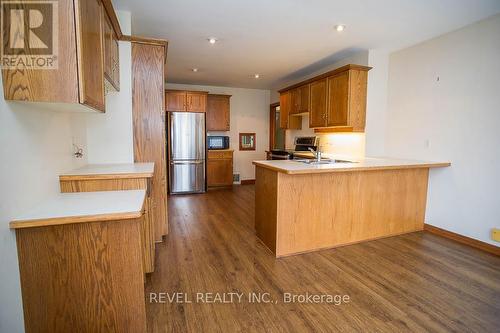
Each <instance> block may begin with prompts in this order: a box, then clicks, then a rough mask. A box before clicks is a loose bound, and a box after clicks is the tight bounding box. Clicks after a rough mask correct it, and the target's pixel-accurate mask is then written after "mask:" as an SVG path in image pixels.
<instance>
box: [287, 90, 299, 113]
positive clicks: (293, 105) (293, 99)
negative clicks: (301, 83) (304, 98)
mask: <svg viewBox="0 0 500 333" xmlns="http://www.w3.org/2000/svg"><path fill="white" fill-rule="evenodd" d="M299 112H300V89H299V88H295V89H292V90H291V91H290V111H289V113H290V114H296V113H299Z"/></svg>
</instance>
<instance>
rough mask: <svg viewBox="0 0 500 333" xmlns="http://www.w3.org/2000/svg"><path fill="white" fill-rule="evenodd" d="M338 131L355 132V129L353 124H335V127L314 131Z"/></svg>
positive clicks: (315, 130) (315, 131)
mask: <svg viewBox="0 0 500 333" xmlns="http://www.w3.org/2000/svg"><path fill="white" fill-rule="evenodd" d="M338 132H354V130H353V128H352V126H335V127H325V128H315V129H314V133H338Z"/></svg>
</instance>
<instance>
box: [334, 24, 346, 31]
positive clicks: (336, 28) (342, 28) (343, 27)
mask: <svg viewBox="0 0 500 333" xmlns="http://www.w3.org/2000/svg"><path fill="white" fill-rule="evenodd" d="M335 30H337V31H338V32H342V31H344V30H345V25H344V24H337V25H336V26H335Z"/></svg>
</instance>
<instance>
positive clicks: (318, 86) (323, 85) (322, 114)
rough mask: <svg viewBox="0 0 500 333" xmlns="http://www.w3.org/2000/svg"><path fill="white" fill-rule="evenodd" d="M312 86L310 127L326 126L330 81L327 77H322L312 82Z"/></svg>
mask: <svg viewBox="0 0 500 333" xmlns="http://www.w3.org/2000/svg"><path fill="white" fill-rule="evenodd" d="M310 87H311V89H310V98H311V104H310V111H309V127H310V128H314V127H324V126H326V110H327V103H328V97H327V87H328V81H327V79H326V78H325V79H321V80H318V81H315V82H313V83H311V85H310Z"/></svg>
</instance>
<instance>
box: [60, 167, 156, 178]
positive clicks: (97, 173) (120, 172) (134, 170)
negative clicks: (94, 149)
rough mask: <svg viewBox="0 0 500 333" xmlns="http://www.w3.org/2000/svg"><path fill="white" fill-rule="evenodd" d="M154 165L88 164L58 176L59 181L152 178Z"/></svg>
mask: <svg viewBox="0 0 500 333" xmlns="http://www.w3.org/2000/svg"><path fill="white" fill-rule="evenodd" d="M154 167H155V164H154V163H125V164H88V165H86V166H84V167H82V168H79V169H75V170H71V171H69V172H65V173H63V174H61V175H60V176H59V178H60V179H61V180H74V179H83V178H93V179H95V178H100V177H103V178H106V177H112V178H130V177H147V178H149V177H152V176H153V173H154Z"/></svg>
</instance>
